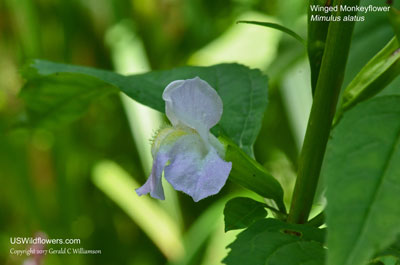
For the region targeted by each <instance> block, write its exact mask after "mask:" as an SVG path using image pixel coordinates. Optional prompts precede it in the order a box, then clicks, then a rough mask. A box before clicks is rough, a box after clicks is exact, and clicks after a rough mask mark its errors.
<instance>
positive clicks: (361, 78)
mask: <svg viewBox="0 0 400 265" xmlns="http://www.w3.org/2000/svg"><path fill="white" fill-rule="evenodd" d="M399 62H400V50H399V43H398V41H397V40H396V38H392V39H391V40H390V41H389V43H388V44H387V45H386V46H385V47H384V48H383V49H382V50H380V51H379V53H377V54H376V56H374V57H373V58H372V59H371V60H370V61H369V62H368V63H367V64H366V65H365V66H364V67H363V68H362V69H361V71H360V72H359V73H358V74H357V75H356V77H355V78H354V79H353V81H351V82H350V84H349V85H348V86H347V87H346V89H345V90H344V92H343V102H342V105H341V108H342V111H345V110H348V109H350V108H351V107H353V106H354V105H356V104H357V103H359V102H361V101H364V100H366V99H368V98H370V97H372V96H373V95H375V94H377V93H378V92H380V91H381V90H382V89H384V88H385V87H386V86H387V85H388V84H390V82H392V81H393V80H394V78H396V77H397V76H398V75H399V74H400V63H399Z"/></svg>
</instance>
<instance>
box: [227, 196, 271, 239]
mask: <svg viewBox="0 0 400 265" xmlns="http://www.w3.org/2000/svg"><path fill="white" fill-rule="evenodd" d="M265 206H266V205H265V204H264V203H261V202H258V201H255V200H253V199H250V198H244V197H237V198H234V199H231V200H230V201H228V202H227V203H226V205H225V208H224V217H225V232H227V231H229V230H235V229H240V228H246V227H249V226H250V225H251V224H253V223H254V222H256V221H258V220H260V219H263V218H264V217H266V216H267V214H268V212H267V211H266V210H265Z"/></svg>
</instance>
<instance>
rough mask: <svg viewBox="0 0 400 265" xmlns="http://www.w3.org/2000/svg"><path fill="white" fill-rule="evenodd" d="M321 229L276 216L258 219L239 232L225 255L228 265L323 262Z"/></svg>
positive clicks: (321, 264) (315, 263)
mask: <svg viewBox="0 0 400 265" xmlns="http://www.w3.org/2000/svg"><path fill="white" fill-rule="evenodd" d="M323 241H324V231H323V230H320V229H317V228H314V227H310V226H307V225H294V224H287V223H284V222H281V221H278V220H276V219H265V220H260V221H258V222H256V223H255V224H253V225H252V226H250V227H249V228H248V229H246V230H245V231H243V232H241V233H240V234H239V235H238V237H237V239H236V241H235V242H233V243H232V244H230V245H229V246H228V248H230V249H231V251H230V252H229V254H228V256H227V257H226V258H225V259H224V261H223V262H224V263H225V264H227V265H243V264H246V265H260V264H263V265H283V264H285V265H301V264H307V265H323V263H324V256H325V249H324V248H323V246H322V243H323Z"/></svg>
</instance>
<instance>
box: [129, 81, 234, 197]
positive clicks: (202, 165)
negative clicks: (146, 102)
mask: <svg viewBox="0 0 400 265" xmlns="http://www.w3.org/2000/svg"><path fill="white" fill-rule="evenodd" d="M163 99H164V100H165V112H166V115H167V117H168V119H169V120H170V121H171V123H172V126H173V127H168V128H165V129H163V130H161V131H159V133H158V135H157V137H156V138H155V139H154V142H153V147H152V155H153V158H154V162H153V168H152V172H151V174H150V177H149V179H148V180H147V182H146V183H145V184H144V185H143V186H142V187H140V188H139V189H137V190H136V192H137V193H138V194H139V195H143V194H146V193H150V195H151V196H152V197H155V198H159V199H164V192H163V188H162V185H161V175H162V172H163V171H164V177H165V178H166V179H167V181H168V182H169V183H170V184H171V185H172V186H173V187H174V188H175V189H176V190H180V191H183V192H185V193H187V194H189V195H190V196H192V198H193V199H194V200H195V201H198V200H201V199H203V198H205V197H208V196H210V195H213V194H216V193H218V192H219V190H220V189H221V188H222V187H223V186H224V184H225V182H226V180H227V178H228V175H229V172H230V170H231V168H232V163H230V162H225V161H224V160H223V159H222V158H221V157H220V156H223V146H222V144H221V143H219V141H218V140H217V139H216V138H215V136H213V135H212V134H210V129H211V128H212V127H213V126H214V125H216V124H217V123H218V122H219V120H220V119H221V115H222V108H223V106H222V100H221V98H220V97H219V96H218V94H217V92H216V91H215V90H214V89H213V88H212V87H211V86H210V85H209V84H208V83H207V82H205V81H203V80H201V79H200V78H198V77H196V78H193V79H188V80H177V81H174V82H172V83H170V84H169V85H168V86H167V87H166V88H165V90H164V93H163ZM167 163H169V164H168V165H167Z"/></svg>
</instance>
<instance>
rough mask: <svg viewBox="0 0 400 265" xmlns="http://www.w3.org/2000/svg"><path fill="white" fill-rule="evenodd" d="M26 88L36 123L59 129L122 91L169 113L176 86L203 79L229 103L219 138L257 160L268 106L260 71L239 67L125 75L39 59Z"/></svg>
mask: <svg viewBox="0 0 400 265" xmlns="http://www.w3.org/2000/svg"><path fill="white" fill-rule="evenodd" d="M23 75H24V77H25V78H26V79H27V83H26V85H25V87H24V89H23V90H22V97H23V98H24V99H25V101H26V102H27V109H28V112H29V114H30V117H31V118H33V119H31V121H32V122H33V123H35V124H47V123H50V124H57V125H60V121H71V120H73V119H76V118H77V117H79V116H80V115H82V114H83V112H84V110H85V109H86V108H87V106H88V104H89V103H90V102H91V101H93V100H95V99H96V98H97V97H98V96H100V95H102V94H105V93H109V92H112V91H118V89H119V90H120V91H122V92H124V93H125V94H127V95H128V96H129V97H131V98H133V99H134V100H136V101H138V102H140V103H142V104H144V105H147V106H149V107H151V108H154V109H156V110H158V111H161V112H164V109H165V107H164V101H163V100H162V98H161V95H162V92H163V91H164V88H165V87H166V86H167V85H168V84H169V83H170V82H172V81H174V80H178V79H188V78H194V77H196V76H199V77H200V78H202V79H204V80H206V81H207V82H208V83H209V84H210V85H211V86H212V87H214V88H215V89H216V91H217V92H218V94H219V95H220V97H221V98H222V101H223V103H224V112H223V115H222V118H221V121H220V122H219V124H218V125H217V126H215V127H214V128H213V133H214V134H216V135H217V136H218V135H220V134H224V135H227V136H229V137H230V138H231V139H232V140H233V141H234V142H235V143H236V144H237V145H238V146H239V147H240V148H242V149H243V150H245V151H246V153H247V154H250V155H252V152H253V149H252V148H253V143H254V141H255V140H256V137H257V135H258V133H259V131H260V128H261V123H262V118H263V115H264V111H265V109H266V105H267V86H268V80H267V77H266V76H264V75H263V74H262V73H261V72H260V71H259V70H254V69H249V68H247V67H245V66H243V65H238V64H220V65H214V66H210V67H195V66H186V67H180V68H175V69H172V70H166V71H154V72H149V73H146V74H139V75H130V76H123V75H119V74H116V73H113V72H109V71H104V70H98V69H93V68H89V67H82V66H72V65H65V64H58V63H52V62H48V61H41V60H35V61H34V62H33V63H32V64H30V65H29V67H28V68H26V69H25V70H24V71H23Z"/></svg>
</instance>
